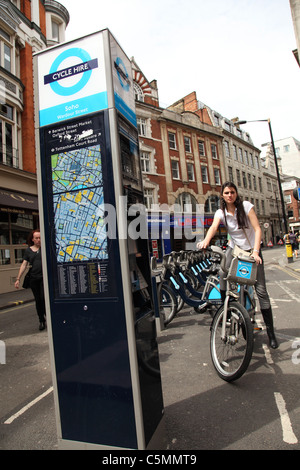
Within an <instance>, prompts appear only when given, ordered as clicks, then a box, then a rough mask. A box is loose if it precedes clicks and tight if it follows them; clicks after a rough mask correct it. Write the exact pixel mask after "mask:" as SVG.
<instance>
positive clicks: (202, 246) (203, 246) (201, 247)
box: [197, 240, 209, 250]
mask: <svg viewBox="0 0 300 470" xmlns="http://www.w3.org/2000/svg"><path fill="white" fill-rule="evenodd" d="M208 247H209V243H208V242H206V241H205V240H202V241H200V242H198V243H197V248H198V250H206V248H208Z"/></svg>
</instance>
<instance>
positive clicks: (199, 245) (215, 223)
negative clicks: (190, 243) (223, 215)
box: [197, 216, 221, 250]
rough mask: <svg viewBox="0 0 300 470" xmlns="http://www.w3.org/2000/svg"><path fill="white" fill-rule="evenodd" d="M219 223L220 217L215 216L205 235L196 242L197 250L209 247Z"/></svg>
mask: <svg viewBox="0 0 300 470" xmlns="http://www.w3.org/2000/svg"><path fill="white" fill-rule="evenodd" d="M220 223H221V219H219V217H216V216H215V217H214V220H213V223H212V225H211V227H210V228H209V229H208V232H207V234H206V237H205V238H204V240H202V241H201V242H198V243H197V248H199V250H201V249H205V248H208V247H209V244H210V242H211V240H212V239H213V238H214V236H215V234H216V233H217V230H218V228H219V225H220Z"/></svg>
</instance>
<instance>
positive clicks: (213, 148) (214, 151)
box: [211, 144, 218, 159]
mask: <svg viewBox="0 0 300 470" xmlns="http://www.w3.org/2000/svg"><path fill="white" fill-rule="evenodd" d="M211 155H212V158H214V159H217V158H218V153H217V146H216V144H211Z"/></svg>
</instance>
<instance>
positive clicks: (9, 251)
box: [0, 212, 38, 265]
mask: <svg viewBox="0 0 300 470" xmlns="http://www.w3.org/2000/svg"><path fill="white" fill-rule="evenodd" d="M34 224H35V226H36V227H37V226H38V224H37V221H36V217H35V216H32V215H26V214H18V213H13V214H10V213H1V212H0V265H8V264H9V265H15V264H20V263H22V260H23V254H24V251H25V249H26V247H27V238H28V236H29V234H30V231H31V230H32V229H33V227H34Z"/></svg>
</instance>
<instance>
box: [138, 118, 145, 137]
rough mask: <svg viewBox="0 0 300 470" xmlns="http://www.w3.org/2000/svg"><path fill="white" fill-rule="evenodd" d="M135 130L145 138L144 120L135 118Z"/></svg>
mask: <svg viewBox="0 0 300 470" xmlns="http://www.w3.org/2000/svg"><path fill="white" fill-rule="evenodd" d="M137 128H138V133H139V135H142V136H144V137H146V136H147V122H146V119H142V118H137Z"/></svg>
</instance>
